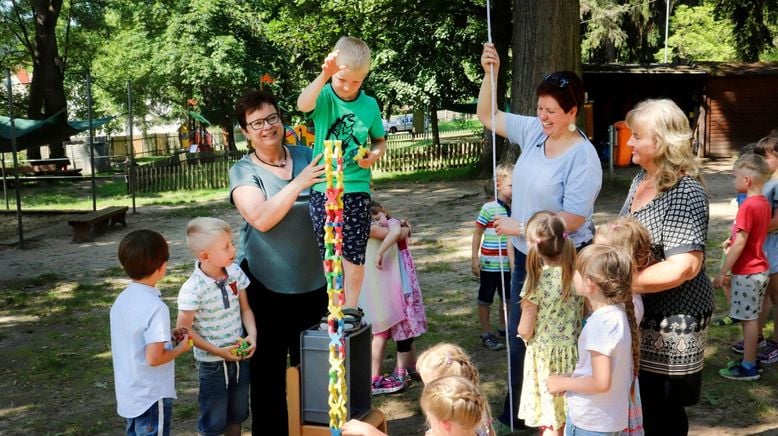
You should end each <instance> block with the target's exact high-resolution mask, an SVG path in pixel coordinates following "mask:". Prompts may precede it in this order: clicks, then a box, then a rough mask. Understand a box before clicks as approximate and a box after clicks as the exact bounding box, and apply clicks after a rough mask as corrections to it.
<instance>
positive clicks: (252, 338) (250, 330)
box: [238, 289, 257, 359]
mask: <svg viewBox="0 0 778 436" xmlns="http://www.w3.org/2000/svg"><path fill="white" fill-rule="evenodd" d="M238 301H240V320H241V321H242V322H243V327H244V328H245V329H246V333H247V335H246V340H247V341H248V342H249V344H250V345H249V348H248V349H246V353H244V358H246V359H248V358H250V357H251V356H253V355H254V351H256V350H257V323H256V318H254V311H253V310H251V306H250V305H249V297H248V295H247V294H246V290H245V289H241V290H240V293H239V294H238Z"/></svg>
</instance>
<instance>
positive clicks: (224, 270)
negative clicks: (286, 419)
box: [176, 217, 257, 436]
mask: <svg viewBox="0 0 778 436" xmlns="http://www.w3.org/2000/svg"><path fill="white" fill-rule="evenodd" d="M186 243H187V245H188V246H189V249H190V250H191V251H192V254H193V255H194V256H195V257H196V258H197V262H196V263H195V269H194V272H193V273H192V275H191V276H190V277H189V279H188V280H187V281H186V282H185V283H184V284H183V285H182V286H181V290H180V291H179V293H178V322H177V323H176V325H177V327H179V328H182V327H183V328H187V329H189V331H190V332H191V335H192V339H193V340H194V346H195V349H194V354H195V360H197V372H198V378H199V380H200V389H199V393H198V401H199V403H200V417H199V420H198V424H197V430H198V432H199V433H200V434H222V433H224V434H226V435H228V436H229V435H239V434H240V424H241V423H242V422H243V421H245V420H246V418H248V416H249V388H250V386H251V376H250V372H249V363H248V359H249V358H251V356H252V355H253V354H254V350H255V349H256V343H257V327H256V324H255V322H254V312H252V310H251V307H250V306H249V302H248V297H247V295H246V288H247V287H248V286H249V278H248V277H247V276H246V274H245V273H244V272H243V270H241V269H240V267H239V266H238V265H237V264H235V263H234V261H235V246H234V245H233V244H232V230H231V229H230V225H229V224H228V223H226V222H225V221H222V220H220V219H217V218H202V217H201V218H195V219H193V220H192V221H190V222H189V225H187V227H186ZM244 327H245V331H246V332H247V333H248V334H247V336H246V337H245V338H243V337H242V336H243V331H244Z"/></svg>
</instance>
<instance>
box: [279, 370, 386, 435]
mask: <svg viewBox="0 0 778 436" xmlns="http://www.w3.org/2000/svg"><path fill="white" fill-rule="evenodd" d="M286 411H287V414H288V415H287V421H288V424H289V436H330V435H331V434H332V432H330V428H329V427H328V426H326V425H314V424H305V423H304V422H303V420H302V416H301V410H300V367H298V366H293V367H290V368H287V369H286ZM360 421H364V422H366V423H368V424H370V425H372V426H373V427H375V428H377V429H378V430H381V431H382V432H384V433H387V430H386V416H385V415H384V413H383V412H381V411H380V410H378V409H376V408H375V407H374V408H372V409H371V410H370V412H369V413H368V414H367V415H366V416H365V417H364V418H362V419H361V420H360ZM387 434H388V433H387Z"/></svg>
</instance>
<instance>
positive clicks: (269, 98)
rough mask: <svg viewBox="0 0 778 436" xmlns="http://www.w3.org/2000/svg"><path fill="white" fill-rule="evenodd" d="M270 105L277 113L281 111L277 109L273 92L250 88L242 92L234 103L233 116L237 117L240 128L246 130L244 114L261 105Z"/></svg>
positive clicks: (279, 113) (257, 108)
mask: <svg viewBox="0 0 778 436" xmlns="http://www.w3.org/2000/svg"><path fill="white" fill-rule="evenodd" d="M265 105H271V106H273V108H275V110H276V112H278V115H281V111H280V110H279V109H278V102H277V101H276V98H275V97H273V94H271V93H269V92H265V91H256V90H251V91H248V92H246V93H245V94H243V97H241V98H240V100H238V103H237V104H236V105H235V118H237V119H238V124H240V128H241V129H243V130H246V114H247V113H249V112H253V111H256V110H259V109H260V108H261V107H262V106H265Z"/></svg>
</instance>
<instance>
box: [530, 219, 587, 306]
mask: <svg viewBox="0 0 778 436" xmlns="http://www.w3.org/2000/svg"><path fill="white" fill-rule="evenodd" d="M526 236H527V247H528V250H527V267H526V270H527V278H526V280H525V281H524V289H525V291H524V298H527V297H529V296H530V295H532V294H533V293H534V292H535V288H536V287H537V286H538V282H539V281H540V276H541V274H542V273H543V258H544V257H546V258H548V259H551V260H553V261H555V262H558V263H559V265H560V266H561V267H562V299H564V300H567V297H568V296H570V294H571V288H572V286H571V285H572V283H573V271H574V266H575V245H574V244H573V241H572V240H571V239H570V238H569V237H568V234H567V229H566V228H565V222H564V220H562V218H560V217H559V215H557V214H555V213H554V212H549V211H540V212H536V213H535V214H534V215H532V217H531V218H530V219H529V222H528V223H527V230H526Z"/></svg>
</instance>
